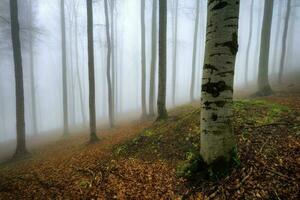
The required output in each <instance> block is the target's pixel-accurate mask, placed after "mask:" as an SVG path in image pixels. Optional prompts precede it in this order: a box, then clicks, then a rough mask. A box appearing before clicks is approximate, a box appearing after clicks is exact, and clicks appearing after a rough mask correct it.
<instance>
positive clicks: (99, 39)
mask: <svg viewBox="0 0 300 200" xmlns="http://www.w3.org/2000/svg"><path fill="white" fill-rule="evenodd" d="M145 1H146V18H145V21H146V63H147V87H146V88H147V89H148V88H149V74H150V61H151V19H152V18H151V17H152V15H151V13H152V1H151V0H145ZM196 1H197V0H179V10H178V39H177V49H178V50H177V51H178V52H177V58H176V60H177V81H176V105H180V104H184V103H186V102H189V101H190V98H189V96H190V95H189V89H190V84H191V73H192V55H193V43H194V40H193V34H194V27H195V18H196ZM200 1H201V2H200V16H199V17H200V20H199V32H198V33H199V39H198V45H197V48H198V49H197V65H196V66H197V70H196V89H195V94H196V96H197V97H200V91H201V88H200V85H201V84H200V83H201V75H202V66H203V59H204V58H203V56H204V46H205V26H206V6H207V2H206V1H205V0H200ZM30 2H31V5H30ZM94 2H95V3H94V27H95V28H94V45H95V46H94V48H95V78H96V115H97V125H98V126H99V128H105V127H107V126H108V97H107V82H106V53H107V44H106V37H105V16H104V5H103V4H104V3H103V0H95V1H94ZM140 2H141V1H140V0H116V1H115V3H116V5H115V9H114V12H113V15H114V17H115V18H114V19H115V21H114V29H115V31H114V33H113V34H114V39H115V42H114V46H113V48H114V51H115V67H116V68H115V76H116V79H115V86H116V89H115V105H116V120H117V121H119V122H121V121H123V120H134V119H138V118H139V117H140V116H141V84H140V82H141V23H140V7H141V6H140ZM173 3H174V2H173V0H168V42H167V45H168V51H167V55H168V60H167V66H168V67H167V106H168V107H172V106H173V105H172V103H171V102H172V98H171V97H172V94H171V92H172V90H171V88H172V78H171V76H172V60H173V58H172V49H173V45H174V42H173V34H172V29H173V23H172V17H173V14H174V13H173V6H174V5H173ZM263 6H264V1H261V0H254V4H253V23H252V26H253V29H252V39H251V42H250V44H251V45H250V50H249V54H248V56H249V73H248V83H246V82H245V65H246V62H245V57H246V55H247V44H248V41H249V34H250V31H251V30H250V24H249V23H250V11H251V9H250V7H251V1H250V0H241V5H240V19H239V20H240V21H239V51H238V55H237V62H236V69H235V70H236V71H235V87H236V88H243V89H247V87H250V85H251V87H255V84H256V79H257V66H258V57H259V47H260V34H261V23H262V17H263ZM286 6H287V4H286V1H285V0H275V2H274V11H273V21H272V34H271V46H270V57H269V59H270V66H269V75H270V79H271V83H273V84H274V85H276V84H277V83H276V82H277V75H278V71H279V66H280V55H281V54H282V48H281V47H282V35H283V29H284V20H285V13H286V10H287V8H286ZM30 9H32V11H33V12H32V13H33V15H32V16H31V15H30V13H31V12H30ZM65 9H66V36H67V67H68V73H67V74H68V112H69V116H70V119H69V124H70V127H71V132H72V131H73V132H80V131H84V130H85V129H87V128H88V123H89V119H88V118H89V115H88V66H87V34H86V29H87V25H86V2H85V1H84V0H66V2H65ZM299 15H300V0H292V6H291V16H290V19H289V22H288V23H289V29H288V45H287V59H286V60H285V63H284V66H285V67H284V82H287V81H288V80H289V75H290V74H297V73H300V66H299V65H300V64H299V63H300V57H298V54H299V53H298V52H300V48H299V47H300V38H299V32H300V20H299V17H300V16H299ZM9 16H10V13H9V0H1V1H0V142H5V141H8V140H14V139H15V137H16V125H15V124H16V119H15V90H14V67H13V55H12V44H11V37H10V22H9V19H10V17H9ZM19 20H20V27H21V46H22V57H23V70H24V91H25V120H26V135H27V137H29V136H30V135H34V134H39V135H41V134H54V133H61V132H62V127H63V107H62V74H61V72H62V66H61V32H60V27H61V26H60V1H59V0H51V1H49V0H19ZM76 24H77V25H76ZM76 27H77V28H76ZM30 32H31V33H33V38H32V39H31V38H30V34H29V33H30ZM76 41H77V42H76ZM30 42H33V63H34V68H33V69H34V70H33V73H32V71H31V67H30V66H31V59H30V44H29V43H30ZM32 74H34V88H32V87H31V83H32ZM33 93H34V96H35V105H36V116H37V120H36V124H37V133H34V131H33V129H34V128H33V120H32V116H33V111H32V107H33V106H32V105H33V99H32V96H33V95H32V94H33ZM148 94H149V91H148V90H147V95H148ZM147 101H148V98H147ZM72 128H73V129H72Z"/></svg>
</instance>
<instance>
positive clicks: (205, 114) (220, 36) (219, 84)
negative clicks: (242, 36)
mask: <svg viewBox="0 0 300 200" xmlns="http://www.w3.org/2000/svg"><path fill="white" fill-rule="evenodd" d="M238 16H239V0H223V1H219V0H212V1H210V2H209V3H208V16H207V17H208V18H207V30H206V37H207V38H206V47H205V64H204V69H203V79H202V93H201V94H202V99H201V151H200V153H201V156H202V158H203V160H204V162H205V163H207V164H208V165H212V166H213V165H214V164H215V163H216V162H224V164H226V163H228V162H231V161H232V160H231V159H232V153H233V151H234V148H235V146H236V143H235V140H234V134H233V128H232V115H233V113H232V98H233V78H234V66H235V60H236V53H237V50H238V43H237V42H238V36H237V34H238ZM224 166H226V165H224Z"/></svg>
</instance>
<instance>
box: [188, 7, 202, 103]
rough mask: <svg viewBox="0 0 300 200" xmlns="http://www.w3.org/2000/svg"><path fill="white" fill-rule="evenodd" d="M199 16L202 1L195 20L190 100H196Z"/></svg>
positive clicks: (197, 8)
mask: <svg viewBox="0 0 300 200" xmlns="http://www.w3.org/2000/svg"><path fill="white" fill-rule="evenodd" d="M199 16H200V1H197V6H196V20H195V28H194V46H193V61H192V78H191V89H190V101H194V100H195V77H196V59H197V46H198V30H199Z"/></svg>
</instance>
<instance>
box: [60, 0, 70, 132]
mask: <svg viewBox="0 0 300 200" xmlns="http://www.w3.org/2000/svg"><path fill="white" fill-rule="evenodd" d="M60 3H61V5H60V17H61V18H60V21H61V22H60V23H61V59H62V90H63V91H62V92H63V125H64V130H63V131H64V133H63V134H64V135H68V134H69V116H68V89H67V87H68V86H67V55H66V54H67V50H66V22H65V0H61V1H60Z"/></svg>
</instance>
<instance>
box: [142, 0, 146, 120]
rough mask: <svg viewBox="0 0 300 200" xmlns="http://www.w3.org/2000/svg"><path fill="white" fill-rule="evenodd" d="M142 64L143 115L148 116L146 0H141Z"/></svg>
mask: <svg viewBox="0 0 300 200" xmlns="http://www.w3.org/2000/svg"><path fill="white" fill-rule="evenodd" d="M141 51H142V52H141V66H142V70H141V71H142V74H141V75H142V84H141V85H142V87H141V93H142V96H141V101H142V117H143V118H145V117H146V116H147V108H146V106H147V105H146V41H145V1H141Z"/></svg>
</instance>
